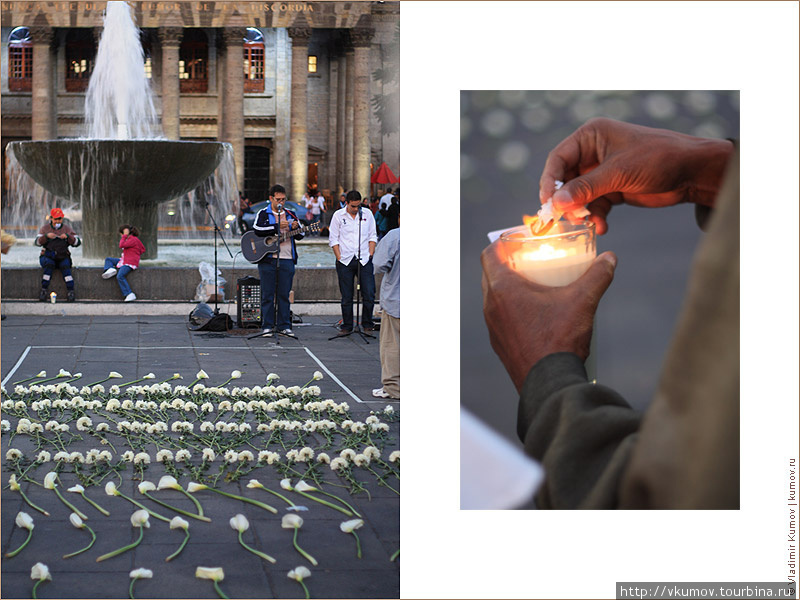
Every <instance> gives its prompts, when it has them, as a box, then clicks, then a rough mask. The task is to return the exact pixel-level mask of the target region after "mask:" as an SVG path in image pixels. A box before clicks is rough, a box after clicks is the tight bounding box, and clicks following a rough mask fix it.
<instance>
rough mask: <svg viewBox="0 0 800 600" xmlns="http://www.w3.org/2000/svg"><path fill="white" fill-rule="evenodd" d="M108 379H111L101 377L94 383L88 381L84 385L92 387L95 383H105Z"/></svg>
mask: <svg viewBox="0 0 800 600" xmlns="http://www.w3.org/2000/svg"><path fill="white" fill-rule="evenodd" d="M109 379H111V377H106V378H105V379H101V380H100V381H95V382H94V383H89V384H87V385H86V387H92V386H95V385H99V384H101V383H105V382H106V381H108V380H109Z"/></svg>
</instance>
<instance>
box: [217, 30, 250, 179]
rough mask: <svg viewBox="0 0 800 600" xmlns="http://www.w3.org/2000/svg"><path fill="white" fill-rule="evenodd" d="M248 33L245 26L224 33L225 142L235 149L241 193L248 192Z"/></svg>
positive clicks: (223, 113)
mask: <svg viewBox="0 0 800 600" xmlns="http://www.w3.org/2000/svg"><path fill="white" fill-rule="evenodd" d="M244 34H245V28H244V27H226V28H225V29H224V30H223V32H222V39H223V41H224V43H225V84H224V86H225V107H224V108H223V111H222V120H223V127H222V130H223V132H224V136H225V137H224V139H223V141H225V142H229V143H230V144H231V145H232V146H233V158H234V160H235V161H236V184H237V185H238V186H239V189H240V190H244V67H243V66H242V65H243V60H244V58H243V48H244Z"/></svg>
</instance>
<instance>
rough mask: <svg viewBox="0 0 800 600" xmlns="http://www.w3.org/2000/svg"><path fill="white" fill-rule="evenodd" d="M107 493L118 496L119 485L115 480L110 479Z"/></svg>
mask: <svg viewBox="0 0 800 600" xmlns="http://www.w3.org/2000/svg"><path fill="white" fill-rule="evenodd" d="M106 494H107V495H109V496H118V495H119V492H118V491H117V485H116V484H115V483H114V482H113V481H109V482H108V483H107V484H106Z"/></svg>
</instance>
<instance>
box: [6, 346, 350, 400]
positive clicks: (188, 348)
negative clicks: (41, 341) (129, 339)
mask: <svg viewBox="0 0 800 600" xmlns="http://www.w3.org/2000/svg"><path fill="white" fill-rule="evenodd" d="M43 348H44V349H47V350H56V349H59V348H92V349H95V350H97V349H100V350H197V351H201V350H251V351H252V348H249V347H246V346H241V347H233V348H231V347H229V346H203V347H198V346H28V347H27V348H25V351H24V352H23V353H22V356H20V357H19V360H18V361H17V364H15V365H14V367H13V368H12V369H11V371H9V373H8V375H6V376H5V379H3V381H2V382H0V385H5V384H6V382H7V381H8V380H9V379H11V377H12V376H13V375H14V373H16V372H17V369H19V367H20V366H21V365H22V362H23V361H24V360H25V358H26V357H27V356H28V353H29V352H30V351H31V350H32V349H43ZM283 349H284V350H305V351H306V352H307V353H308V355H309V356H310V357H311V358H313V359H314V361H315V362H316V363H317V364H318V365H319V366H320V368H321V369H322V370H323V371H325V372H326V373H327V374H328V376H329V377H330V378H331V379H333V380H334V381H335V382H336V383H337V384H338V385H339V387H341V388H342V390H344V392H345V393H346V394H347V395H348V396H350V397H351V398H352V399H353V400H355V401H356V402H358V403H360V404H364V400H361V399H360V398H359V397H358V396H356V395H355V394H354V393H353V392H352V391H351V390H350V388H348V387H347V386H346V385H345V384H344V383H342V382H341V381H340V380H339V378H338V377H336V375H334V374H333V372H332V371H331V370H330V369H328V367H326V366H325V364H324V363H323V362H322V361H321V360H320V359H318V358H317V357H316V356H315V355H314V353H313V352H311V350H309V349H308V348H306V347H305V346H303V347H298V346H286V347H283Z"/></svg>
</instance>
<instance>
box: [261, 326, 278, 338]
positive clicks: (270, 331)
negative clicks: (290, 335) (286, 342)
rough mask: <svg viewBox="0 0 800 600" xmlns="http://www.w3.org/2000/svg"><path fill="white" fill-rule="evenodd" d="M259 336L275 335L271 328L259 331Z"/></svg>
mask: <svg viewBox="0 0 800 600" xmlns="http://www.w3.org/2000/svg"><path fill="white" fill-rule="evenodd" d="M261 335H263V336H265V337H272V336H273V335H275V330H274V329H273V328H272V327H265V328H264V329H262V330H261Z"/></svg>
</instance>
